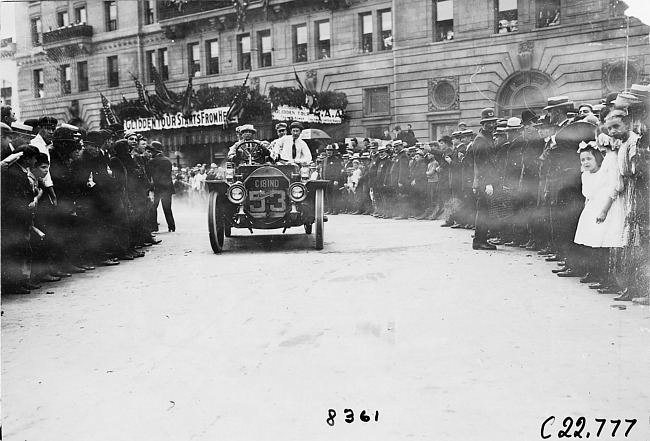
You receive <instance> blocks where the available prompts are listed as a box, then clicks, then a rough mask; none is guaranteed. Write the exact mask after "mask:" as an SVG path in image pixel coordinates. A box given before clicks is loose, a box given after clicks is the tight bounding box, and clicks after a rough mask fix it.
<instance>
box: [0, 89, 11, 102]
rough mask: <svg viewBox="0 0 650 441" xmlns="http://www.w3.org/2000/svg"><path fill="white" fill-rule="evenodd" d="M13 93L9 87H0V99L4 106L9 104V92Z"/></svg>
mask: <svg viewBox="0 0 650 441" xmlns="http://www.w3.org/2000/svg"><path fill="white" fill-rule="evenodd" d="M12 93H13V91H12V88H11V87H0V99H1V100H2V102H3V104H4V105H5V106H11V94H12Z"/></svg>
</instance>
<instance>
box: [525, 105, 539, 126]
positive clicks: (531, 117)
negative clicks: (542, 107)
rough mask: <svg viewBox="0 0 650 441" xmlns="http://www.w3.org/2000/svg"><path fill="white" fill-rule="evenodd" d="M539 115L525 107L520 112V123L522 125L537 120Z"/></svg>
mask: <svg viewBox="0 0 650 441" xmlns="http://www.w3.org/2000/svg"><path fill="white" fill-rule="evenodd" d="M538 119H539V116H537V114H536V113H535V111H534V110H530V109H526V110H524V111H523V112H521V123H522V124H523V125H526V124H530V123H534V122H537V120H538Z"/></svg>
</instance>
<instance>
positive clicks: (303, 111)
mask: <svg viewBox="0 0 650 441" xmlns="http://www.w3.org/2000/svg"><path fill="white" fill-rule="evenodd" d="M343 114H344V112H343V110H337V109H307V108H305V107H289V106H278V108H277V109H276V110H274V111H273V112H272V117H273V119H274V120H275V121H299V122H306V123H314V124H341V123H342V122H343Z"/></svg>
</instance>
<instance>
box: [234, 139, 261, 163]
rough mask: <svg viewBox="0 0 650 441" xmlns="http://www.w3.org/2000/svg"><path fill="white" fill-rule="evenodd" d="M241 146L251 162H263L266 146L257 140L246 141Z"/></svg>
mask: <svg viewBox="0 0 650 441" xmlns="http://www.w3.org/2000/svg"><path fill="white" fill-rule="evenodd" d="M239 148H240V149H241V151H242V152H243V153H244V155H245V157H246V159H250V161H251V162H257V163H261V162H262V161H263V160H264V148H263V147H262V144H260V143H259V142H257V141H244V142H242V143H241V144H240V145H239Z"/></svg>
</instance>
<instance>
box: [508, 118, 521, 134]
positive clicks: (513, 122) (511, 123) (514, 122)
mask: <svg viewBox="0 0 650 441" xmlns="http://www.w3.org/2000/svg"><path fill="white" fill-rule="evenodd" d="M521 128H523V126H522V125H521V119H519V118H517V117H516V116H513V117H511V118H508V121H507V122H506V131H511V130H519V129H521Z"/></svg>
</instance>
